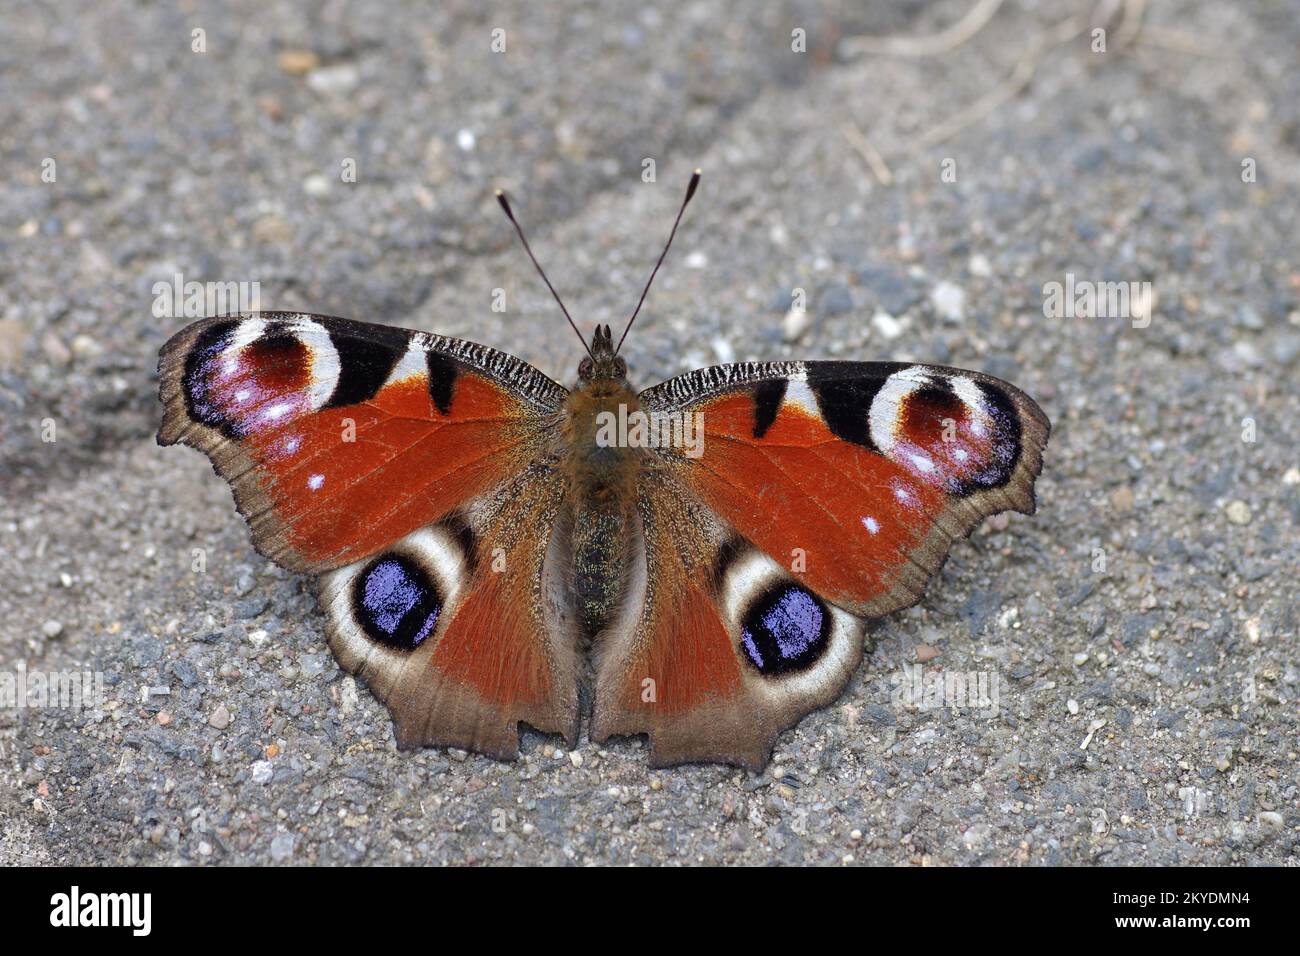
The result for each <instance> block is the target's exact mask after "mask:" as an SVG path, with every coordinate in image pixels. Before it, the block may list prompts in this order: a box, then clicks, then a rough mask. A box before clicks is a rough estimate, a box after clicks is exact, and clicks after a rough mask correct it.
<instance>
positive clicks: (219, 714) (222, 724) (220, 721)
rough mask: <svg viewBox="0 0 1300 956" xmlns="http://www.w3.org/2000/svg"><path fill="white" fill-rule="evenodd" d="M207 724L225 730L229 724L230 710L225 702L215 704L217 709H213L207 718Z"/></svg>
mask: <svg viewBox="0 0 1300 956" xmlns="http://www.w3.org/2000/svg"><path fill="white" fill-rule="evenodd" d="M208 724H209V726H212V727H215V728H217V730H225V729H226V728H227V727H229V726H230V710H229V709H228V708H227V707H226V705H225V704H218V705H217V709H216V710H214V711H213V712H212V716H211V717H209V718H208Z"/></svg>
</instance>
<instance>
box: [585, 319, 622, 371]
mask: <svg viewBox="0 0 1300 956" xmlns="http://www.w3.org/2000/svg"><path fill="white" fill-rule="evenodd" d="M590 351H591V354H590V355H589V356H588V357H587V358H584V359H583V360H582V361H581V362H579V363H578V381H579V382H580V383H582V384H583V385H590V384H593V383H596V382H623V381H625V380H626V379H627V362H625V361H623V359H622V357H621V356H619V355H617V354H616V353H615V350H614V335H613V332H612V331H611V330H610V327H609V326H608V325H598V326H596V331H595V333H593V334H592V337H591V347H590Z"/></svg>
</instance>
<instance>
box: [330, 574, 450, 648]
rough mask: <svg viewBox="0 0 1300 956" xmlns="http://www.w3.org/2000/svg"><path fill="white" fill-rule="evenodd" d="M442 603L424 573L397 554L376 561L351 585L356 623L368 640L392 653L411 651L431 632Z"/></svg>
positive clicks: (436, 621)
mask: <svg viewBox="0 0 1300 956" xmlns="http://www.w3.org/2000/svg"><path fill="white" fill-rule="evenodd" d="M442 603H443V602H442V598H441V596H440V595H439V594H438V589H437V588H436V587H434V584H433V582H432V581H431V580H429V576H428V574H426V573H425V572H424V570H423V569H422V568H420V567H419V566H418V565H417V564H415V563H414V562H413V561H411V560H409V559H407V558H404V557H401V556H399V555H394V554H387V555H383V556H381V557H379V558H377V559H376V560H375V561H373V562H371V564H370V565H369V566H368V567H366V568H365V570H363V571H362V572H361V573H360V574H358V575H357V578H356V582H355V583H354V584H353V590H352V606H353V611H354V613H355V616H356V619H357V621H358V623H360V624H361V627H362V628H363V629H364V630H365V632H366V634H368V635H369V636H370V638H371V639H372V640H374V641H377V642H378V643H380V644H384V645H386V646H388V647H391V648H393V649H394V650H399V651H411V650H414V649H415V648H416V647H418V646H419V645H420V642H421V641H423V640H424V639H425V638H426V637H428V636H429V635H430V634H431V633H433V629H434V627H435V626H436V625H437V623H438V615H439V614H440V613H441V612H442Z"/></svg>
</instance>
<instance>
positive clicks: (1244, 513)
mask: <svg viewBox="0 0 1300 956" xmlns="http://www.w3.org/2000/svg"><path fill="white" fill-rule="evenodd" d="M1224 510H1225V512H1226V513H1227V515H1228V520H1229V521H1231V522H1232V523H1233V524H1250V505H1248V504H1246V502H1244V501H1230V502H1228V507H1227V508H1225V509H1224Z"/></svg>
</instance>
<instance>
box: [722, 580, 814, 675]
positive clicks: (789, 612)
mask: <svg viewBox="0 0 1300 956" xmlns="http://www.w3.org/2000/svg"><path fill="white" fill-rule="evenodd" d="M740 642H741V646H742V647H744V649H745V655H746V657H748V658H749V661H750V663H752V664H753V665H754V666H755V667H756V668H758V671H759V673H761V674H764V675H773V674H786V673H791V672H795V671H801V670H804V669H806V668H808V667H810V666H811V665H812V664H813V663H814V662H816V661H817V659H818V658H819V657H821V656H822V654H824V653H825V652H826V648H827V646H828V645H829V643H830V612H829V611H828V610H827V609H826V605H824V604H823V603H822V602H821V600H820V599H819V598H818V597H817V596H816V595H814V594H813V593H812V592H811V591H809V590H807V589H806V588H801V587H799V586H798V585H796V584H781V585H779V586H777V587H775V588H773V589H772V590H770V591H768V592H767V593H765V594H764V595H763V596H762V597H760V598H759V599H758V600H757V601H755V602H754V603H753V604H752V605H751V606H750V608H749V610H748V611H747V612H746V613H745V616H744V619H743V621H742V627H741V632H740Z"/></svg>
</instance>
